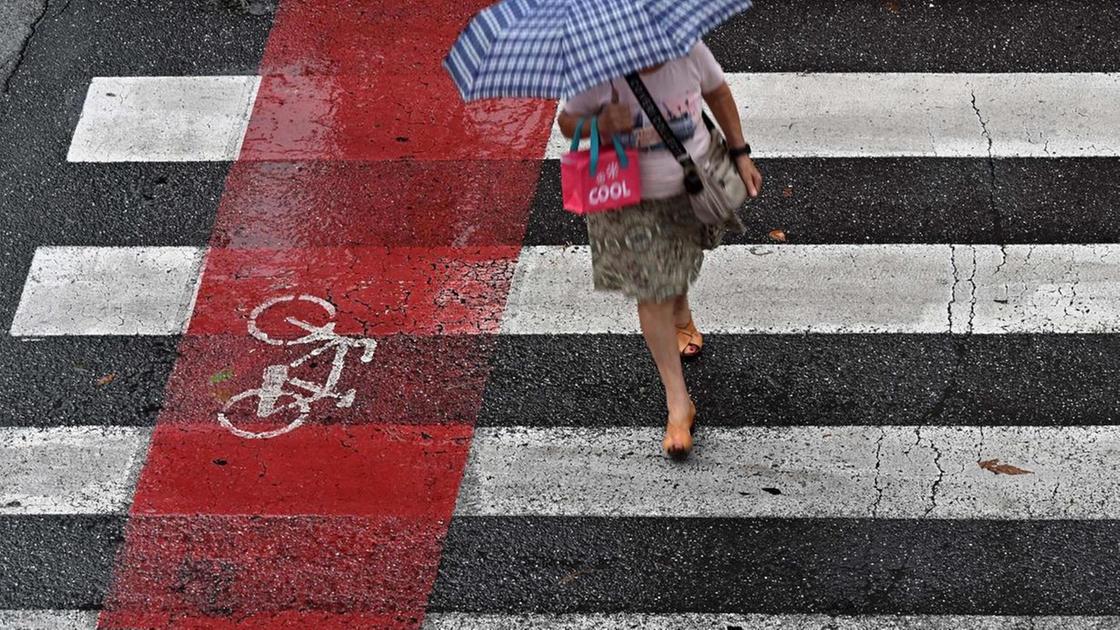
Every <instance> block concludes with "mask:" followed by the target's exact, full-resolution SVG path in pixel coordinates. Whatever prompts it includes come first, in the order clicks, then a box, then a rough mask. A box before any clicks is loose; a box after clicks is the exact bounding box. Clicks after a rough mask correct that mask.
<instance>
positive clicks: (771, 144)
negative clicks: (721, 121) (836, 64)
mask: <svg viewBox="0 0 1120 630" xmlns="http://www.w3.org/2000/svg"><path fill="white" fill-rule="evenodd" d="M728 84H729V85H730V86H731V89H732V92H733V93H734V94H735V98H736V102H737V103H738V104H739V106H740V107H741V108H742V109H743V119H744V125H745V127H746V129H747V132H748V135H749V137H750V138H754V139H756V141H757V142H756V144H757V145H758V146H757V152H756V154H755V155H756V156H757V157H759V158H768V157H771V158H773V157H797V158H806V157H887V156H930V157H934V156H940V157H974V158H987V157H1038V158H1047V157H1073V156H1076V157H1090V156H1116V155H1120V110H1118V109H1117V107H1116V106H1115V103H1117V102H1120V73H1008V74H936V73H813V72H810V73H781V72H775V73H760V74H736V73H731V74H728ZM568 144H569V142H568V141H567V140H565V139H564V138H563V136H561V135H560V132H559V128H557V127H555V126H554V127H553V133H552V138H551V139H550V141H549V144H548V150H547V152H546V154H545V157H546V158H550V159H552V158H559V157H560V156H561V155H563V154H564V153H565V152H566V151H567V150H568Z"/></svg>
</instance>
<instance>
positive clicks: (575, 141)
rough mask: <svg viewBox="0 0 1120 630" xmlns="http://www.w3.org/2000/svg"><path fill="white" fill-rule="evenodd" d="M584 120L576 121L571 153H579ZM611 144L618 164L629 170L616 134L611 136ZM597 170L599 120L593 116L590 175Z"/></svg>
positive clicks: (624, 150)
mask: <svg viewBox="0 0 1120 630" xmlns="http://www.w3.org/2000/svg"><path fill="white" fill-rule="evenodd" d="M585 120H587V119H586V118H580V119H579V120H578V121H576V131H575V133H573V134H572V145H571V148H570V150H571V151H579V141H580V138H581V137H582V136H583V123H584V121H585ZM611 142H612V143H613V144H614V152H615V154H617V155H618V164H619V166H621V167H622V168H630V160H629V159H627V158H626V149H624V148H623V147H622V140H621V139H620V138H619V135H618V134H617V133H616V134H614V135H612V136H611ZM598 170H599V118H598V117H597V116H593V117H592V118H591V174H592V175H594V174H595V173H596V171H598Z"/></svg>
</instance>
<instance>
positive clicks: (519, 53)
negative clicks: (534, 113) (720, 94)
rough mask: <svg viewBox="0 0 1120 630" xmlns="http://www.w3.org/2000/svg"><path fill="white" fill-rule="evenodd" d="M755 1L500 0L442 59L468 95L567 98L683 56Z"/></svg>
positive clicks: (464, 97)
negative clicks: (701, 39) (704, 36)
mask: <svg viewBox="0 0 1120 630" xmlns="http://www.w3.org/2000/svg"><path fill="white" fill-rule="evenodd" d="M750 6H751V1H750V0H503V1H502V2H499V3H498V4H495V5H493V6H491V7H489V8H486V9H483V10H482V11H481V12H480V13H479V14H478V15H476V16H475V17H474V19H472V20H471V22H470V24H468V25H467V28H466V29H465V30H464V31H463V33H462V34H461V35H459V39H458V40H456V42H455V45H454V46H452V48H451V52H450V53H449V54H448V55H447V58H446V59H444V62H443V65H444V67H445V68H446V69H447V71H448V72H450V73H451V78H452V79H453V80H454V81H455V85H456V86H457V87H458V88H459V93H460V94H461V95H462V96H463V100H467V101H471V100H476V99H482V98H497V97H526V98H549V99H552V98H568V97H570V96H572V95H574V94H577V93H579V92H582V91H583V90H586V89H587V88H590V87H592V86H594V85H598V84H599V83H602V82H604V81H607V80H610V79H613V78H615V77H620V76H625V75H626V74H629V73H631V72H636V71H638V70H641V69H642V68H648V67H649V66H654V65H657V64H659V63H663V62H665V61H669V60H670V59H675V58H677V57H683V56H684V55H686V54H688V51H689V50H691V49H692V46H693V45H695V44H696V42H697V41H698V40H699V39H700V38H701V37H702V36H703V35H704V34H706V33H707V32H708V31H710V30H712V29H714V28H715V27H717V26H719V25H720V24H721V23H723V21H724V20H726V19H728V18H729V17H731V16H732V15H734V14H736V13H739V12H741V11H746V10H747V9H749V8H750Z"/></svg>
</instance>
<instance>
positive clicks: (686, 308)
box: [673, 293, 692, 328]
mask: <svg viewBox="0 0 1120 630" xmlns="http://www.w3.org/2000/svg"><path fill="white" fill-rule="evenodd" d="M691 320H692V307H691V306H690V305H689V303H688V294H687V293H682V294H681V295H678V296H677V298H676V299H675V300H673V323H674V324H675V325H676V326H677V328H682V327H684V326H687V325H688V322H690V321H691Z"/></svg>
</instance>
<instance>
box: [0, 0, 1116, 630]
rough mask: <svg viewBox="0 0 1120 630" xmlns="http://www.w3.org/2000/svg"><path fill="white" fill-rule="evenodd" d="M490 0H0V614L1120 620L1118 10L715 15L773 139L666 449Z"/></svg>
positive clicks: (144, 620)
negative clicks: (685, 441)
mask: <svg viewBox="0 0 1120 630" xmlns="http://www.w3.org/2000/svg"><path fill="white" fill-rule="evenodd" d="M486 4H487V2H486V0H471V1H469V2H461V3H445V2H439V1H437V0H400V1H392V0H360V1H353V2H345V3H336V2H326V1H324V0H281V1H280V2H279V3H278V4H276V5H274V4H273V3H269V2H264V1H260V0H247V1H245V2H242V1H241V0H189V1H186V2H179V3H162V4H142V3H141V4H138V3H134V2H129V1H125V0H48V1H45V2H37V1H34V0H14V1H13V2H9V3H6V4H5V5H4V7H0V79H2V85H3V93H2V94H0V121H2V122H0V200H2V201H0V207H2V210H0V239H2V243H3V245H4V246H3V247H2V248H0V326H2V327H3V331H4V334H3V335H2V336H0V476H2V477H3V478H4V479H5V481H4V482H2V483H0V628H8V627H12V628H63V627H65V628H86V627H104V628H138V627H139V628H172V627H206V628H227V627H228V628H235V627H244V628H272V627H300V628H303V627H314V628H366V627H368V628H417V627H421V626H422V625H423V626H425V627H429V628H442V627H458V628H476V627H477V628H482V627H493V628H505V627H510V628H512V627H549V628H592V627H630V628H680V627H698V628H732V627H758V628H851V629H855V628H915V629H916V628H968V627H976V628H981V627H985V628H987V627H993V628H996V627H998V628H1004V627H1006V628H1028V627H1029V628H1034V627H1038V628H1050V627H1055V628H1057V627H1062V628H1109V627H1120V610H1118V608H1117V604H1116V602H1117V601H1120V599H1118V598H1117V597H1116V595H1117V592H1116V591H1117V589H1118V588H1120V582H1118V581H1117V580H1115V579H1113V578H1112V577H1110V576H1113V575H1114V574H1115V573H1116V567H1115V566H1113V565H1114V564H1115V561H1114V559H1113V556H1114V555H1115V554H1113V553H1112V551H1113V550H1114V549H1115V548H1116V546H1117V544H1120V520H1118V519H1120V512H1118V511H1117V505H1120V503H1118V501H1117V499H1118V497H1117V494H1116V491H1115V489H1114V488H1113V483H1112V477H1113V476H1114V474H1113V473H1114V471H1112V470H1111V467H1110V465H1109V464H1108V461H1109V459H1108V458H1109V457H1110V454H1112V453H1115V452H1116V451H1117V449H1120V437H1118V436H1117V435H1116V434H1115V431H1113V430H1112V429H1113V425H1114V424H1116V418H1117V417H1118V415H1120V396H1117V394H1116V391H1115V387H1114V386H1113V383H1114V382H1115V381H1116V379H1117V378H1118V377H1120V359H1117V356H1120V355H1118V354H1117V352H1116V348H1115V347H1114V346H1116V344H1117V343H1118V342H1117V339H1118V337H1117V335H1118V334H1120V289H1118V288H1117V287H1118V286H1120V285H1117V284H1116V283H1115V282H1114V280H1113V279H1114V278H1117V277H1120V273H1117V272H1120V246H1118V245H1117V243H1118V241H1120V213H1117V212H1116V211H1115V208H1116V207H1117V204H1118V202H1120V157H1118V156H1120V145H1117V144H1116V142H1115V140H1116V138H1117V137H1120V106H1117V105H1116V103H1120V74H1118V73H1120V40H1117V38H1116V37H1115V33H1116V32H1117V30H1118V29H1120V11H1117V10H1116V9H1115V8H1113V7H1109V6H1106V5H1102V4H1100V3H1091V2H1059V1H1057V0H1027V1H1023V2H1014V3H1012V2H1004V3H996V4H977V3H972V2H966V1H964V0H952V1H944V2H933V3H930V2H925V3H912V2H905V1H902V2H887V1H872V0H860V1H858V2H842V1H838V0H831V1H825V0H821V1H816V0H814V1H813V2H808V3H801V4H797V5H793V4H789V5H783V4H781V3H776V2H771V1H769V0H766V1H763V0H758V1H757V2H756V5H757V6H756V7H755V8H754V9H753V10H752V11H751V12H749V13H747V14H745V15H743V16H741V17H737V18H735V19H733V20H732V21H731V22H729V23H728V24H727V25H725V26H724V27H722V28H721V29H720V30H718V31H717V32H715V33H713V34H712V35H711V36H710V37H709V38H708V43H709V45H710V47H711V48H712V50H713V52H714V54H715V55H716V58H717V60H719V61H720V62H721V64H722V65H723V67H724V69H725V71H726V72H728V73H729V78H730V80H731V81H732V83H733V84H734V85H735V86H736V87H735V90H736V91H735V95H736V98H737V100H738V102H739V105H740V106H741V109H742V110H743V114H744V117H745V120H746V131H747V135H748V138H749V139H750V140H751V142H752V145H753V146H754V148H755V151H756V155H757V158H758V162H759V165H760V168H761V169H762V170H763V173H764V175H765V176H766V178H767V181H766V189H765V192H764V194H763V196H762V197H761V198H760V199H758V200H757V201H754V202H752V203H751V205H750V206H749V208H748V210H747V212H746V213H745V215H744V218H745V221H746V223H747V227H748V230H747V232H746V233H745V234H742V235H733V236H730V237H729V238H728V239H727V241H726V243H725V246H724V248H723V249H721V250H720V251H719V252H717V253H715V254H713V255H712V256H711V257H710V258H709V261H708V263H707V270H708V274H707V277H706V278H704V279H703V280H702V281H701V283H702V284H701V285H699V286H698V289H697V294H698V295H699V296H702V297H703V303H700V302H698V304H697V322H698V324H699V325H700V326H701V328H702V329H703V330H704V331H705V332H706V333H709V334H708V335H707V336H706V339H707V342H708V345H707V347H706V349H705V356H704V357H703V358H702V359H700V360H699V361H698V362H696V363H694V364H690V365H688V366H687V369H686V376H687V379H688V381H689V384H690V387H691V388H692V392H693V394H694V396H695V398H696V400H697V404H698V406H699V408H700V409H701V415H700V423H701V425H700V426H701V428H700V431H699V432H698V438H697V439H698V446H697V452H696V454H695V457H694V459H693V461H692V462H690V463H689V464H686V465H683V466H677V465H672V464H671V463H670V462H668V461H666V460H664V459H662V458H661V457H660V455H659V453H658V444H659V442H658V438H657V433H658V428H659V427H660V426H661V424H662V422H663V417H662V412H661V411H660V407H659V402H658V401H659V400H660V398H661V393H660V385H659V383H658V381H657V379H656V375H655V373H654V371H653V368H652V365H651V364H650V362H649V359H648V356H647V354H646V351H645V349H644V345H643V342H642V339H641V336H640V335H639V334H638V333H637V328H636V319H634V318H633V314H632V312H631V311H632V306H630V305H628V304H626V303H625V302H623V301H621V300H613V301H612V300H611V299H609V298H605V297H602V296H597V295H594V294H592V292H591V289H590V286H589V281H588V278H586V277H585V275H586V269H585V267H586V264H585V257H586V255H587V251H586V246H587V235H586V232H585V230H584V228H583V225H582V222H581V220H580V219H579V218H578V217H575V216H573V215H570V214H567V213H565V212H563V211H562V209H561V198H560V190H559V177H558V174H559V166H558V160H557V159H556V156H555V155H553V154H552V153H551V152H550V149H549V148H548V143H549V137H550V134H551V133H552V119H553V114H554V112H555V107H556V104H555V103H553V102H545V101H516V102H515V101H509V102H507V101H489V102H485V103H478V104H471V105H464V104H463V103H461V101H460V100H459V99H458V96H457V94H456V93H455V91H454V88H453V87H452V85H451V83H450V80H449V79H448V78H447V77H446V75H445V73H444V72H443V71H442V69H440V67H439V62H440V59H441V57H442V55H443V53H444V52H445V51H446V49H447V48H448V46H449V45H450V43H451V41H452V40H453V38H454V37H455V35H456V34H457V33H458V32H459V30H460V29H461V28H462V26H463V25H464V24H465V22H466V20H468V19H469V17H470V16H471V15H472V14H473V13H474V12H476V11H477V10H479V9H480V8H481V7H483V6H485V5H486ZM771 73H789V74H788V75H775V74H771ZM835 73H859V74H858V75H851V76H846V75H836V74H835ZM973 73H978V74H977V75H976V76H972V75H973ZM1080 73H1085V74H1080ZM966 75H968V76H966ZM782 77H785V78H783V79H782V80H780V81H779V80H776V78H782ZM880 80H883V81H887V82H888V83H889V84H891V85H897V86H905V87H904V88H900V91H898V92H896V93H885V92H884V91H874V90H870V89H867V88H866V87H864V88H861V87H860V86H869V85H878V84H877V83H876V81H880ZM830 81H831V82H833V83H829V82H830ZM892 81H893V83H890V82H892ZM814 82H816V83H814ZM962 82H967V85H966V83H962ZM834 84H835V85H840V86H842V88H845V89H842V90H841V92H844V93H839V94H836V95H835V97H832V96H830V95H829V94H827V93H826V94H823V95H819V96H818V95H817V93H816V92H813V91H812V90H816V89H819V87H820V86H821V85H834ZM958 84H959V85H958ZM814 86H815V87H814ZM848 86H850V87H851V90H852V91H851V92H850V93H847V92H846V91H845V90H846V88H847V87H848ZM937 86H942V87H944V86H950V87H951V88H952V89H956V87H960V86H965V87H967V88H969V89H971V90H972V92H971V94H970V93H969V91H968V90H965V91H963V92H960V93H952V94H948V95H946V94H945V93H943V92H939V91H938V90H937V89H935V88H936V87H937ZM953 86H956V87H953ZM992 86H997V87H996V88H993V87H992ZM1070 86H1080V87H1079V88H1077V89H1079V90H1082V91H1083V94H1081V93H1077V92H1074V91H1071V90H1073V89H1074V88H1071V87H1070ZM946 89H949V88H946ZM984 89H994V92H992V93H990V94H989V93H985V92H984V91H983V90H984ZM978 93H979V94H980V99H979V100H978V99H977V94H978ZM806 94H809V95H810V96H806ZM970 96H971V101H970V99H969V97H970ZM985 99H988V100H985ZM978 103H979V104H978ZM752 128H753V129H754V130H756V131H757V132H758V133H755V134H754V135H752ZM915 129H917V130H918V131H920V133H919V134H918V137H915V132H914V130H915ZM927 134H928V136H927ZM830 147H831V148H833V149H835V148H836V147H845V148H844V151H847V152H846V153H843V152H838V151H836V150H830ZM775 230H778V231H780V232H781V235H782V236H781V239H783V240H782V241H781V242H779V240H778V239H777V238H775V236H774V234H775ZM777 248H789V249H788V250H786V249H781V250H780V251H779V249H777ZM820 261H825V262H826V263H827V264H823V263H821V262H820ZM828 261H835V262H828ZM822 264H823V266H822ZM704 427H708V430H707V431H705V429H704ZM736 445H739V446H736ZM533 458H540V461H539V465H534V459H533ZM1071 460H1076V461H1071ZM689 488H699V489H701V490H702V491H696V492H692V493H690V494H685V493H688V492H689ZM898 615H906V616H907V617H896V616H898ZM1059 616H1061V617H1059ZM1110 616H1111V617H1110ZM1048 624H1049V625H1048Z"/></svg>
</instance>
